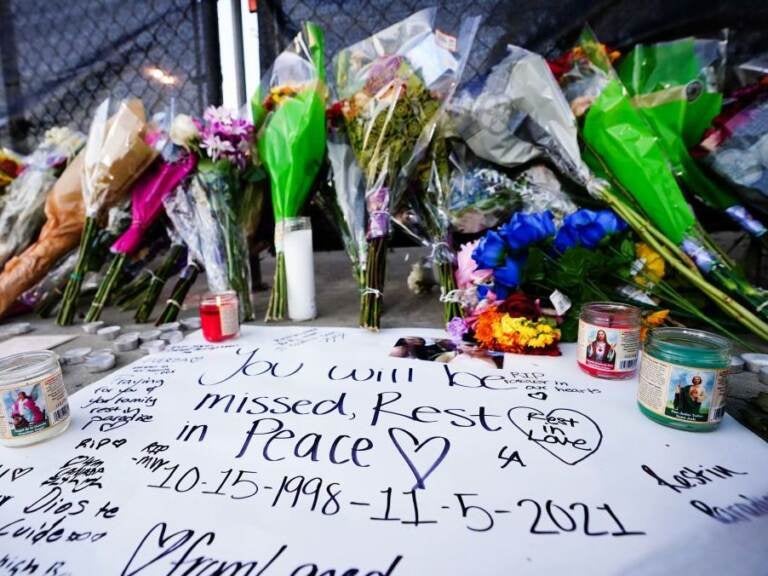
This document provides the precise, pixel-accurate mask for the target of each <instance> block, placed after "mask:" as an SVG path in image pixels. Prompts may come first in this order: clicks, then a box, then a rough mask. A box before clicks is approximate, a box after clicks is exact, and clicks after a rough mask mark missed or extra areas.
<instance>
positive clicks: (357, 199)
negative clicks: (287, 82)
mask: <svg viewBox="0 0 768 576" xmlns="http://www.w3.org/2000/svg"><path fill="white" fill-rule="evenodd" d="M327 117H328V142H327V145H328V162H329V164H330V170H329V174H328V176H329V178H328V183H327V185H326V186H321V187H320V189H319V193H318V194H317V196H316V197H315V201H316V202H317V204H318V205H319V206H320V208H321V209H322V210H323V213H324V214H325V215H326V217H327V218H328V219H329V221H330V222H331V224H332V225H334V226H335V227H336V229H337V230H338V232H339V234H340V236H341V239H342V243H343V244H344V250H345V251H346V253H347V256H348V257H349V260H350V262H352V274H353V276H354V278H355V281H356V283H357V285H358V288H359V289H360V290H363V289H364V288H365V259H366V241H365V187H364V183H363V173H362V171H361V170H360V167H359V166H358V164H357V161H356V160H355V153H354V151H353V150H352V147H351V146H350V144H349V138H348V137H347V132H346V128H345V126H344V122H343V118H342V116H341V105H340V103H338V102H337V103H335V104H334V105H333V106H331V107H330V108H329V109H328V113H327Z"/></svg>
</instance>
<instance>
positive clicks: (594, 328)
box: [578, 302, 641, 380]
mask: <svg viewBox="0 0 768 576" xmlns="http://www.w3.org/2000/svg"><path fill="white" fill-rule="evenodd" d="M640 324H641V320H640V309H639V308H636V307H634V306H629V305H627V304H619V303H616V302H593V303H591V304H585V305H584V306H583V307H582V309H581V315H580V316H579V339H578V342H579V343H578V347H579V348H578V363H579V366H580V367H581V369H582V370H584V372H586V373H587V374H590V375H592V376H596V377H598V378H609V379H614V380H621V379H625V378H631V377H632V376H634V375H635V372H636V371H637V356H638V352H639V351H640Z"/></svg>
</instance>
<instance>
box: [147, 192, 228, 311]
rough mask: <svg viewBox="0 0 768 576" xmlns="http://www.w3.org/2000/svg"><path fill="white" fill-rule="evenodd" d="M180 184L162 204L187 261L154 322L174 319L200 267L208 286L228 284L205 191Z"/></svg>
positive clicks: (217, 288) (218, 233) (219, 237)
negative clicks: (204, 273)
mask: <svg viewBox="0 0 768 576" xmlns="http://www.w3.org/2000/svg"><path fill="white" fill-rule="evenodd" d="M194 192H197V195H195V194H194V193H193V190H190V189H187V188H185V187H184V186H179V187H178V188H177V189H176V191H175V192H174V193H173V194H171V195H170V196H168V197H167V198H166V199H165V200H164V201H163V204H164V205H165V213H166V214H167V215H168V218H170V220H171V222H172V223H173V226H174V229H175V230H176V232H177V234H178V235H179V236H180V238H181V239H182V240H183V241H184V244H185V245H186V247H187V265H186V266H185V268H184V269H183V270H182V272H181V274H180V275H179V280H178V281H177V282H176V285H175V286H174V287H173V290H172V292H171V295H170V297H169V298H168V300H167V301H166V305H165V308H164V309H163V312H162V313H161V314H160V317H159V318H158V320H157V322H158V324H161V323H162V322H171V321H173V320H175V319H176V317H177V316H178V314H179V311H180V310H181V307H182V305H183V303H184V299H185V298H186V296H187V293H188V292H189V289H190V288H191V287H192V284H194V282H195V280H196V279H197V276H198V274H199V273H200V271H202V270H205V272H206V275H207V279H208V289H209V290H211V291H212V292H221V291H223V290H226V289H227V287H228V281H227V264H226V249H225V246H224V238H223V236H222V233H221V228H220V227H219V226H218V224H217V222H216V215H215V213H214V212H213V210H212V207H211V205H210V203H209V202H208V198H207V196H206V195H205V194H204V191H203V190H201V189H200V188H199V187H196V188H195V189H194Z"/></svg>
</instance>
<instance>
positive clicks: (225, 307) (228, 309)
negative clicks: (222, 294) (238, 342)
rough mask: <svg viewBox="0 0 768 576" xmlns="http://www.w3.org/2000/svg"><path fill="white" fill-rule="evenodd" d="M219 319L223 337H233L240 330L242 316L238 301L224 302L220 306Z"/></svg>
mask: <svg viewBox="0 0 768 576" xmlns="http://www.w3.org/2000/svg"><path fill="white" fill-rule="evenodd" d="M219 318H220V319H221V335H222V336H232V335H233V334H237V332H238V330H240V316H239V312H238V306H237V301H236V300H235V301H232V302H222V303H221V304H220V305H219Z"/></svg>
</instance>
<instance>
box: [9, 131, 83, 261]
mask: <svg viewBox="0 0 768 576" xmlns="http://www.w3.org/2000/svg"><path fill="white" fill-rule="evenodd" d="M83 144H85V135H83V134H81V133H80V132H78V131H76V130H71V129H70V128H66V127H60V128H51V129H50V130H48V131H47V132H46V133H45V135H44V136H43V140H42V142H41V143H40V145H39V146H38V147H37V148H36V149H35V150H34V151H33V152H32V154H30V155H29V156H27V157H26V158H25V159H24V170H23V171H21V172H20V173H19V174H18V176H17V177H16V178H15V179H14V180H12V181H11V182H10V184H9V185H8V188H7V189H6V190H5V194H4V195H3V196H0V267H2V266H3V265H4V264H5V263H6V262H7V261H8V260H10V259H11V258H12V257H13V256H15V255H16V254H18V253H20V252H21V251H22V250H24V249H25V248H26V247H27V246H28V245H29V244H30V243H31V242H32V240H33V238H34V235H35V233H36V232H37V231H38V229H39V228H40V226H41V225H42V223H43V219H44V213H43V207H44V205H45V199H46V198H47V196H48V192H49V191H50V189H51V187H52V186H53V184H54V183H55V182H56V179H57V178H58V176H59V175H60V174H61V172H62V171H63V170H64V168H66V166H67V164H68V163H69V162H71V161H72V160H73V159H74V158H75V156H76V155H77V152H78V151H79V150H80V148H82V146H83Z"/></svg>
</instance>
